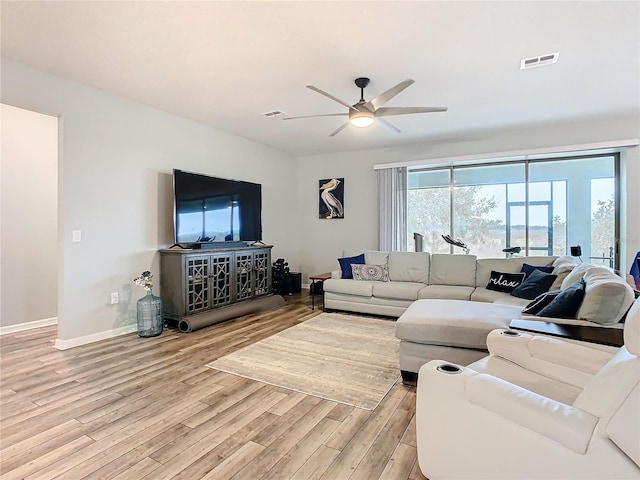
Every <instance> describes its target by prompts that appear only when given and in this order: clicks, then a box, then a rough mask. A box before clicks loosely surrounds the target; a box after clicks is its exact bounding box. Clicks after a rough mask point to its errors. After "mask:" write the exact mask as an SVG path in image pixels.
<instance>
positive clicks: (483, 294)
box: [471, 287, 529, 305]
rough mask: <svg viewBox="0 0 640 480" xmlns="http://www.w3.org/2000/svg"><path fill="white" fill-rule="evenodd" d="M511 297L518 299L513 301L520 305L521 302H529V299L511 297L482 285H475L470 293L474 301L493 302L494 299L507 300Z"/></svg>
mask: <svg viewBox="0 0 640 480" xmlns="http://www.w3.org/2000/svg"><path fill="white" fill-rule="evenodd" d="M512 298H513V299H515V300H518V301H517V302H515V305H522V304H523V302H524V305H526V304H527V303H528V302H529V300H525V299H523V298H518V297H512V296H511V295H509V294H508V293H504V292H497V291H495V290H489V289H487V288H484V287H477V288H476V289H475V290H474V291H473V293H472V294H471V300H473V301H474V302H489V303H493V302H495V301H504V302H509V301H510V300H511V299H512Z"/></svg>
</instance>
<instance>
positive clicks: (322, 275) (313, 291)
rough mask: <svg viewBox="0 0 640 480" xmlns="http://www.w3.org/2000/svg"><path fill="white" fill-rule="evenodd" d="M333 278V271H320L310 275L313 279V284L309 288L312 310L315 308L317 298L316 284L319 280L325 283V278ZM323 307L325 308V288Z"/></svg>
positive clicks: (310, 278)
mask: <svg viewBox="0 0 640 480" xmlns="http://www.w3.org/2000/svg"><path fill="white" fill-rule="evenodd" d="M330 278H331V273H319V274H317V275H309V280H311V285H310V287H309V289H310V290H311V310H315V307H316V304H315V298H316V289H315V284H316V283H317V282H320V283H324V281H325V280H329V279H330ZM322 308H323V309H324V289H323V290H322Z"/></svg>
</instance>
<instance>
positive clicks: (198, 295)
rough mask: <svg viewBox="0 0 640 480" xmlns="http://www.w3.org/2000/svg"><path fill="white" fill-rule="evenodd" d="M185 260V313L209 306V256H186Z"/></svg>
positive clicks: (205, 308)
mask: <svg viewBox="0 0 640 480" xmlns="http://www.w3.org/2000/svg"><path fill="white" fill-rule="evenodd" d="M185 262H186V264H185V276H186V279H185V280H186V286H187V288H186V289H185V293H186V301H185V305H186V307H187V308H186V311H187V314H191V313H197V312H201V311H204V310H208V309H209V308H210V307H209V256H208V255H202V256H197V257H196V256H188V257H186V258H185Z"/></svg>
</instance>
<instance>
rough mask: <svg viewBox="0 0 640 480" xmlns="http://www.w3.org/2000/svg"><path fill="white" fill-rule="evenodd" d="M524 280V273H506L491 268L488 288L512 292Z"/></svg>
mask: <svg viewBox="0 0 640 480" xmlns="http://www.w3.org/2000/svg"><path fill="white" fill-rule="evenodd" d="M523 280H524V273H505V272H496V271H495V270H491V277H489V283H487V290H495V291H496V292H504V293H511V292H513V290H514V289H515V288H516V287H517V286H518V285H520V284H521V283H522V281H523Z"/></svg>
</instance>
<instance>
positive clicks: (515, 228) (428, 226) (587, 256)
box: [407, 155, 618, 267]
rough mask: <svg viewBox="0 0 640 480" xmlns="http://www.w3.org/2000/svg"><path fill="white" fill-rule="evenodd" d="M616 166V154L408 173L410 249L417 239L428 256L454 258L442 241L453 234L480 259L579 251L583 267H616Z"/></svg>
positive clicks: (443, 168)
mask: <svg viewBox="0 0 640 480" xmlns="http://www.w3.org/2000/svg"><path fill="white" fill-rule="evenodd" d="M617 165H618V157H617V155H599V156H589V157H583V158H571V159H536V160H522V161H512V162H504V163H491V164H485V165H472V166H471V165H460V166H448V167H440V168H438V167H436V168H424V169H414V170H409V173H408V187H409V188H408V193H407V204H408V205H407V238H408V239H409V243H408V245H407V249H408V250H413V233H414V232H417V233H420V234H422V235H423V236H424V247H425V250H427V251H430V252H434V253H442V252H447V253H448V252H453V251H455V250H456V249H457V247H455V246H450V245H449V244H448V243H446V242H445V241H444V240H443V239H442V235H451V236H452V237H453V238H454V239H456V240H460V241H462V242H463V243H466V244H467V245H468V246H469V248H470V249H471V253H472V254H475V255H477V256H478V257H481V258H483V257H484V258H486V257H501V256H505V255H506V254H505V253H503V252H502V250H503V249H505V248H511V247H520V248H521V249H522V250H521V253H520V254H521V255H565V254H568V252H569V246H573V245H580V246H581V247H582V256H583V258H584V260H585V261H587V260H588V261H590V262H592V263H596V264H603V265H606V266H609V267H615V266H616V253H617V251H616V239H617V238H618V233H617V232H618V230H617V229H618V221H617V218H618V207H617V200H616V196H615V192H616V191H617V190H616V185H617V184H618V175H617V171H618V167H617Z"/></svg>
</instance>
